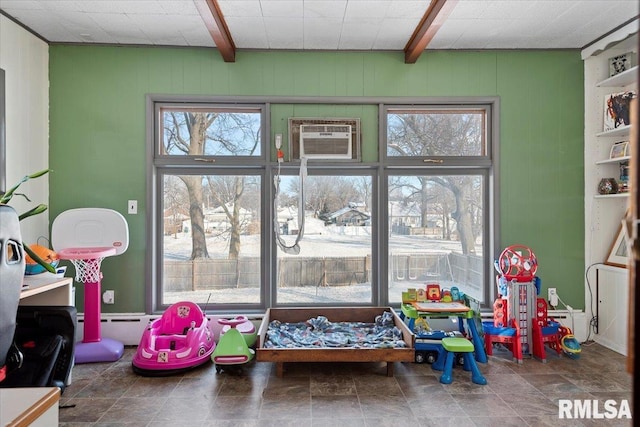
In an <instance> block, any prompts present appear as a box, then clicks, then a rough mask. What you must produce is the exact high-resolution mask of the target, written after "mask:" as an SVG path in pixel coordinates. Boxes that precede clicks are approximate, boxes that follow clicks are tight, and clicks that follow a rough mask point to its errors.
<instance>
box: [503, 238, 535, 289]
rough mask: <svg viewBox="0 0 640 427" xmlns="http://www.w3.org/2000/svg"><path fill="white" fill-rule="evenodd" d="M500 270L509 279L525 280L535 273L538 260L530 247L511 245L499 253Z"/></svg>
mask: <svg viewBox="0 0 640 427" xmlns="http://www.w3.org/2000/svg"><path fill="white" fill-rule="evenodd" d="M498 264H499V267H500V271H501V272H502V274H503V275H504V277H506V278H507V279H509V280H513V279H515V280H517V281H519V282H526V281H529V280H531V279H533V277H534V276H535V275H536V271H537V270H538V260H537V259H536V255H535V254H534V253H533V251H532V250H531V248H529V247H527V246H524V245H512V246H509V247H507V248H506V249H505V250H504V251H502V253H501V254H500V258H499V259H498Z"/></svg>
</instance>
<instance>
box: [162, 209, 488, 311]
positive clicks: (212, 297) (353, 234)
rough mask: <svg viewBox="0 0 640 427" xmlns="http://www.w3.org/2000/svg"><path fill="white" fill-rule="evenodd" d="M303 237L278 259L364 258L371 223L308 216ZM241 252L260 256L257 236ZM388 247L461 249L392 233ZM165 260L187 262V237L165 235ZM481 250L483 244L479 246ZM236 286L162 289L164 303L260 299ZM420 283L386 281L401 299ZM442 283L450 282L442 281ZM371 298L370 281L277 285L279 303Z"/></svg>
mask: <svg viewBox="0 0 640 427" xmlns="http://www.w3.org/2000/svg"><path fill="white" fill-rule="evenodd" d="M305 221H306V224H305V232H304V237H303V239H302V240H301V242H300V254H298V255H289V254H285V253H284V252H282V251H280V250H278V256H279V257H336V256H338V257H339V256H362V257H364V256H367V255H370V254H371V247H372V240H371V228H370V227H336V226H329V227H326V226H325V225H324V223H323V222H322V221H320V220H318V219H315V218H306V220H305ZM283 237H284V238H285V240H286V242H287V244H288V245H292V244H293V242H294V241H295V236H283ZM241 242H242V243H241V256H259V255H260V247H261V242H260V236H259V235H243V236H241ZM390 246H391V251H392V252H393V253H398V254H400V253H402V254H407V253H425V252H433V253H449V252H453V251H457V252H459V251H460V243H459V242H452V241H443V240H436V239H432V238H426V237H425V236H404V235H394V236H392V239H391V242H390ZM207 249H208V251H209V255H210V257H212V258H226V257H227V254H228V247H227V245H226V240H224V239H220V238H216V237H212V236H208V237H207ZM164 251H165V254H164V255H165V259H169V260H187V259H189V256H190V254H191V235H190V234H188V233H179V234H178V235H177V236H175V237H174V236H165V239H164ZM478 251H479V252H478V253H481V248H478ZM257 286H258V285H256V288H235V289H223V290H213V291H195V292H165V293H164V302H165V303H166V304H171V303H174V302H177V301H180V300H184V299H188V300H191V301H195V302H198V303H202V304H204V303H206V302H207V300H209V301H210V303H211V304H227V303H237V302H238V301H244V302H247V303H255V304H257V303H259V299H260V295H259V289H258V287H257ZM419 286H424V281H420V280H414V281H409V280H396V281H394V282H392V283H391V284H390V287H389V299H390V301H392V302H396V301H397V302H398V303H399V302H400V300H401V295H402V292H403V291H406V290H407V288H412V287H413V288H415V287H419ZM441 286H450V284H447V283H442V284H441ZM371 302H372V295H371V284H370V283H363V284H354V285H350V286H320V287H315V286H298V287H282V288H279V289H278V303H292V304H307V303H308V304H311V303H319V304H332V303H354V304H355V303H362V304H370V303H371Z"/></svg>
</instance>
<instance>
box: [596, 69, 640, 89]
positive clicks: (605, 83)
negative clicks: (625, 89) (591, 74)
mask: <svg viewBox="0 0 640 427" xmlns="http://www.w3.org/2000/svg"><path fill="white" fill-rule="evenodd" d="M637 72H638V66H637V65H636V66H635V67H633V68H631V69H629V70H627V71H623V72H622V73H620V74H616V75H615V76H613V77H609V78H608V79H605V80H602V81H601V82H598V83H596V86H597V87H619V86H627V85H630V84H631V83H633V82H635V81H636V73H637Z"/></svg>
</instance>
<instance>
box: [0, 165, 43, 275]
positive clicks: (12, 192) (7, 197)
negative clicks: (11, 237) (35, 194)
mask: <svg viewBox="0 0 640 427" xmlns="http://www.w3.org/2000/svg"><path fill="white" fill-rule="evenodd" d="M50 171H51V170H50V169H43V170H41V171H40V172H36V173H33V174H31V175H26V176H24V177H23V178H22V179H21V180H20V181H19V182H18V183H17V184H16V185H14V186H13V187H11V188H10V189H9V190H7V192H6V193H4V194H2V195H0V204H4V205H8V204H9V201H11V199H12V198H13V196H21V197H24V198H25V199H27V201H29V202H30V201H31V199H29V197H27V195H26V194H24V193H16V190H17V189H18V187H20V185H22V183H24V182H26V181H28V180H30V179H34V178H39V177H41V176H42V175H46V174H47V173H49V172H50ZM46 210H47V205H45V204H43V203H40V204H39V205H38V206H36V207H35V208H32V209H29V210H28V211H26V212H24V213H22V214H20V215H19V216H18V218H19V219H20V221H22V220H23V219H25V218H29V217H30V216H34V215H38V214H41V213H42V212H44V211H46ZM23 246H24V250H25V252H26V253H27V254H29V256H30V257H31V258H32V259H33V260H34V261H35V262H37V263H38V264H40V265H41V266H43V267H44V268H45V269H46V270H47V271H49V272H51V273H55V272H56V269H55V268H54V267H53V266H52V265H51V264H49V263H48V262H46V261H45V260H43V259H42V258H40V257H39V256H38V255H37V254H36V253H34V252H33V251H32V250H31V248H29V246H28V245H23Z"/></svg>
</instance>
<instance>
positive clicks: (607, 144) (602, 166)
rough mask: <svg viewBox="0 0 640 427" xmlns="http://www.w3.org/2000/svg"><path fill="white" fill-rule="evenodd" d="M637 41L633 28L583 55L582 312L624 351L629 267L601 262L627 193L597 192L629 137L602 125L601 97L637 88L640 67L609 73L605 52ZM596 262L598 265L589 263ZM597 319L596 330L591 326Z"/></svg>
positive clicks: (626, 130)
mask: <svg viewBox="0 0 640 427" xmlns="http://www.w3.org/2000/svg"><path fill="white" fill-rule="evenodd" d="M637 43H638V39H637V34H635V35H634V36H632V37H630V38H628V39H626V40H623V41H622V42H620V43H618V44H617V45H615V46H611V47H609V48H607V49H605V50H604V51H602V52H599V53H598V54H597V55H592V56H589V57H588V58H585V60H584V85H585V99H584V108H585V127H584V128H585V136H584V184H585V190H584V203H585V270H586V271H587V272H588V280H587V282H586V283H585V312H586V313H587V318H588V321H589V322H590V324H591V325H592V328H591V337H592V338H593V339H594V340H595V341H596V342H599V343H601V344H602V345H605V346H607V347H609V348H611V349H613V350H615V351H618V352H620V353H623V354H626V352H627V343H626V339H627V338H626V337H627V316H626V313H627V307H626V301H627V296H628V271H627V269H625V268H619V267H612V266H608V265H604V262H605V260H606V258H607V256H608V254H609V250H610V248H611V245H612V243H613V241H614V239H615V238H616V236H617V235H618V231H619V229H620V225H621V221H622V219H623V217H624V215H625V212H626V209H627V206H628V193H622V194H608V195H601V194H599V193H598V184H599V182H600V180H601V179H602V178H615V179H619V178H620V170H621V164H624V163H625V162H627V163H628V160H629V158H628V157H620V158H616V159H610V158H609V157H610V156H609V155H610V151H611V147H612V145H613V144H614V143H617V142H622V141H628V140H629V138H630V131H631V126H619V127H617V128H615V129H613V130H607V131H605V129H604V116H605V99H606V97H607V96H608V95H610V94H612V93H620V92H626V91H630V90H634V91H636V92H637V81H636V76H637V72H638V67H634V68H633V69H632V70H628V71H625V72H623V73H620V74H618V75H615V76H613V77H609V58H611V57H613V56H616V55H620V54H623V53H627V52H632V51H633V52H636V54H637V50H638V47H637ZM594 265H596V266H597V267H596V268H590V267H591V266H594ZM594 288H597V289H594ZM592 311H593V312H592ZM596 317H597V318H596ZM596 324H597V325H598V328H597V333H596V328H594V327H593V326H595V325H596ZM594 333H595V334H594Z"/></svg>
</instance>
